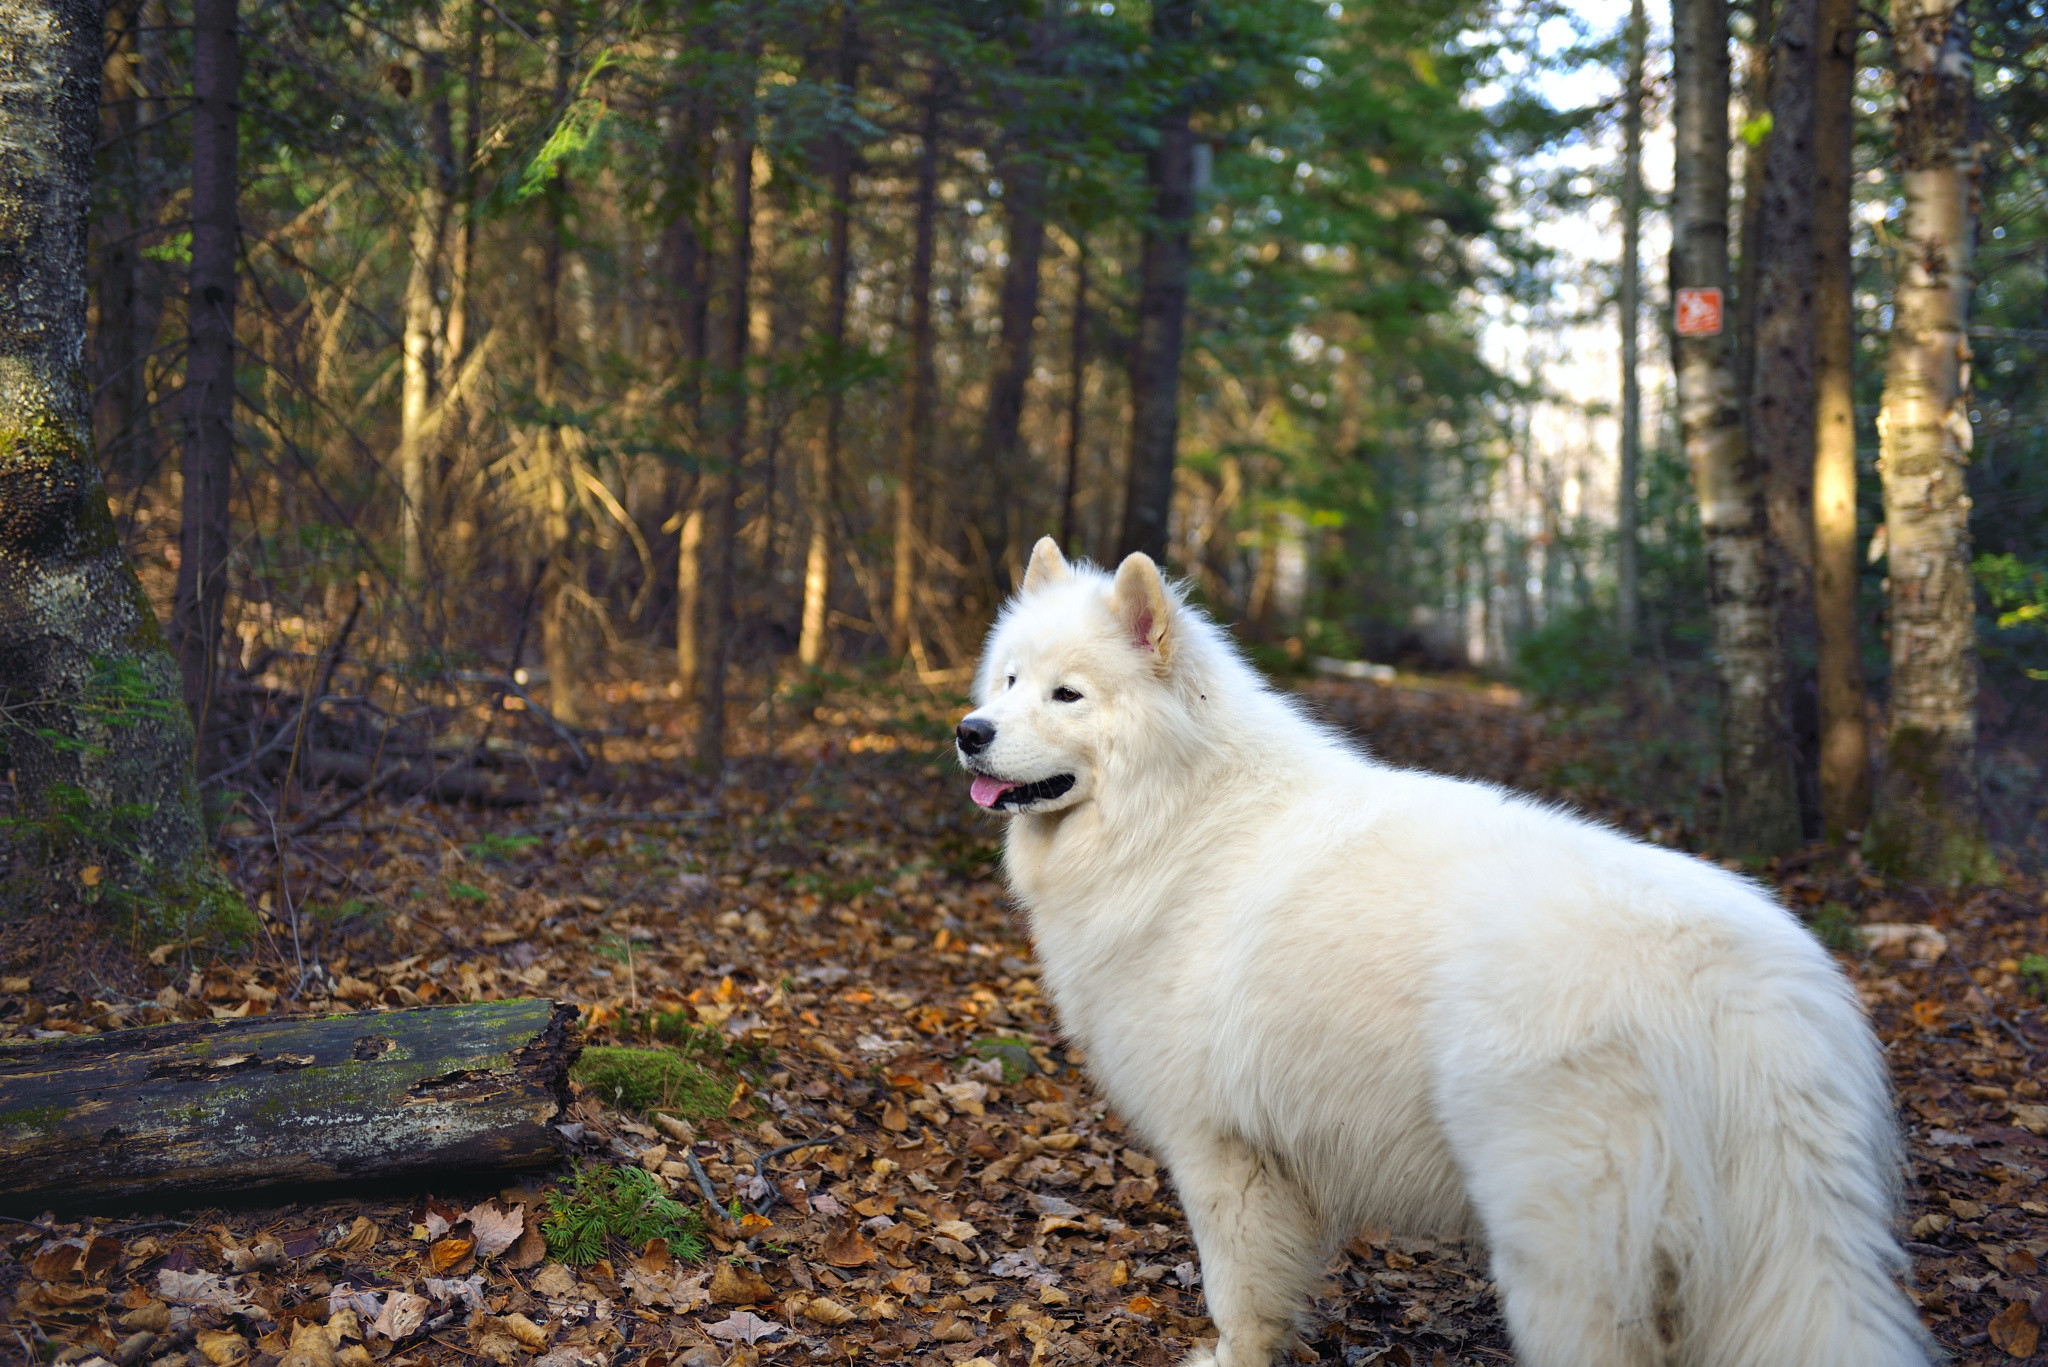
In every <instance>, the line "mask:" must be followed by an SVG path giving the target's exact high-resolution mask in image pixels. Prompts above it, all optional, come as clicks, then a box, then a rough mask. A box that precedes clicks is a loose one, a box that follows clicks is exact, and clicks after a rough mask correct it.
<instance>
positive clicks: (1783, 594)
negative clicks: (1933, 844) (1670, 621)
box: [1748, 0, 1820, 835]
mask: <svg viewBox="0 0 2048 1367" xmlns="http://www.w3.org/2000/svg"><path fill="white" fill-rule="evenodd" d="M1818 11H1819V0H1784V3H1783V4H1781V5H1780V6H1779V8H1778V31H1777V35H1776V37H1775V39H1774V43H1775V48H1774V52H1773V56H1772V76H1771V134H1770V137H1769V138H1767V139H1766V140H1765V142H1764V146H1763V152H1764V176H1763V203H1762V205H1761V206H1760V212H1759V216H1758V219H1757V234H1756V246H1757V263H1756V306H1755V307H1756V343H1755V345H1756V357H1755V367H1756V368H1755V370H1754V371H1753V372H1752V374H1751V378H1750V386H1749V405H1748V413H1749V446H1750V450H1751V452H1753V453H1754V458H1755V460H1756V464H1757V468H1758V470H1759V472H1760V473H1761V475H1762V477H1763V482H1764V510H1765V516H1766V518H1767V520H1768V523H1769V526H1770V548H1771V581H1772V585H1773V587H1774V588H1775V590H1776V596H1777V614H1778V639H1779V642H1780V649H1781V651H1782V653H1783V656H1784V662H1785V697H1784V699H1783V701H1782V703H1781V706H1782V707H1783V709H1784V715H1785V719H1786V726H1787V728H1788V730H1787V735H1788V737H1789V739H1790V740H1791V743H1792V745H1793V754H1794V764H1795V769H1794V773H1795V776H1796V781H1797V783H1798V792H1799V806H1800V816H1801V827H1802V830H1803V831H1804V832H1805V833H1808V834H1816V835H1817V834H1819V830H1820V793H1819V789H1818V787H1817V786H1816V784H1815V777H1814V776H1815V773H1816V770H1817V769H1818V757H1819V756H1818V751H1819V720H1818V713H1817V709H1816V706H1815V702H1814V683H1813V674H1812V669H1811V664H1810V662H1811V661H1812V659H1813V657H1814V621H1813V451H1814V448H1813V439H1814V382H1813V356H1814V343H1813V271H1814V244H1813V178H1814V160H1813V120H1814V108H1813V93H1814V92H1813V84H1814V74H1815V68H1816V64H1817V50H1818V46H1819V43H1818V36H1819V35H1818V31H1817V25H1818Z"/></svg>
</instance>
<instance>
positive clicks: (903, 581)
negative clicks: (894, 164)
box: [889, 76, 939, 654]
mask: <svg viewBox="0 0 2048 1367" xmlns="http://www.w3.org/2000/svg"><path fill="white" fill-rule="evenodd" d="M932 80H933V88H932V89H931V90H930V91H929V92H928V93H927V94H926V96H925V105H924V128H923V131H922V133H921V134H920V135H919V140H918V151H917V189H916V192H915V198H914V200H913V202H912V205H911V213H912V216H913V218H914V219H915V221H916V228H915V233H916V236H915V239H914V242H913V245H912V247H911V253H910V380H909V384H908V386H907V392H906V393H905V394H904V396H903V398H904V402H903V435H902V443H901V446H900V448H899V451H900V454H899V457H898V464H897V470H896V530H895V549H896V563H895V571H894V575H893V577H892V580H891V583H890V590H889V644H890V646H891V647H893V648H894V649H895V651H896V652H897V653H898V654H902V653H903V652H905V651H907V650H909V649H910V604H911V594H912V590H913V589H914V588H915V586H916V581H917V481H918V479H919V477H920V476H921V475H922V474H923V473H924V472H925V471H927V470H929V469H930V468H931V461H932V436H933V433H932V419H933V413H934V411H935V409H936V407H937V394H936V390H937V387H938V376H937V373H936V372H935V371H934V369H933V367H932V260H933V255H934V252H935V236H936V230H937V218H938V207H939V91H938V88H937V81H938V78H937V77H936V76H934V77H933V78H932Z"/></svg>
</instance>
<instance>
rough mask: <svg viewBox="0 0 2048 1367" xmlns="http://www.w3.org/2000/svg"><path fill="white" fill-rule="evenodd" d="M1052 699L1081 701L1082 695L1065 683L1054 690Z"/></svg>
mask: <svg viewBox="0 0 2048 1367" xmlns="http://www.w3.org/2000/svg"><path fill="white" fill-rule="evenodd" d="M1052 700H1053V701H1054V702H1079V701H1081V695H1080V694H1079V693H1076V692H1075V691H1074V690H1073V689H1071V688H1069V687H1067V686H1066V685H1065V684H1061V685H1060V686H1059V687H1058V688H1055V689H1054V690H1053V691H1052Z"/></svg>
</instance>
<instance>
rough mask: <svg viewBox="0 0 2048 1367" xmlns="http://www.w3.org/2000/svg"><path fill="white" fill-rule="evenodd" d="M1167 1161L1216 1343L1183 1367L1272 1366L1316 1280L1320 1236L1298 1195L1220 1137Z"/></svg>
mask: <svg viewBox="0 0 2048 1367" xmlns="http://www.w3.org/2000/svg"><path fill="white" fill-rule="evenodd" d="M1190 1149H1191V1151H1188V1152H1180V1153H1176V1154H1174V1155H1173V1158H1172V1162H1171V1167H1172V1170H1173V1182H1174V1186H1175V1187H1176V1188H1177V1189H1178V1190H1179V1192H1180V1197H1181V1204H1182V1205H1183V1207H1184V1208H1185V1209H1186V1210H1187V1215H1188V1224H1189V1225H1190V1226H1192V1227H1193V1230H1194V1235H1195V1247H1196V1249H1197V1250H1198V1251H1199V1252H1200V1254H1201V1257H1202V1291H1203V1294H1204V1295H1205V1296H1206V1297H1207V1299H1208V1302H1209V1317H1210V1318H1211V1319H1213V1320H1214V1321H1215V1322H1216V1328H1217V1331H1218V1335H1219V1337H1218V1339H1217V1343H1216V1347H1215V1349H1214V1351H1213V1354H1212V1353H1211V1352H1210V1351H1209V1350H1206V1349H1205V1350H1203V1351H1201V1352H1197V1353H1194V1354H1191V1355H1190V1356H1189V1357H1188V1359H1187V1367H1199V1364H1206V1363H1210V1362H1213V1363H1215V1364H1216V1367H1268V1365H1269V1364H1270V1363H1271V1362H1272V1361H1273V1359H1274V1356H1275V1354H1277V1353H1278V1352H1279V1351H1280V1348H1281V1347H1282V1345H1283V1344H1284V1343H1285V1342H1286V1341H1287V1338H1288V1336H1289V1335H1290V1334H1291V1333H1292V1332H1293V1329H1294V1322H1295V1315H1296V1313H1297V1312H1298V1311H1300V1309H1301V1308H1302V1304H1303V1301H1304V1300H1305V1298H1306V1297H1307V1295H1308V1289H1309V1286H1310V1284H1311V1283H1312V1281H1313V1280H1314V1278H1315V1273H1316V1269H1317V1264H1318V1261H1319V1258H1318V1252H1319V1250H1320V1247H1321V1235H1320V1231H1319V1226H1318V1221H1317V1220H1316V1217H1315V1212H1314V1210H1313V1209H1312V1208H1311V1207H1310V1205H1309V1203H1308V1201H1307V1200H1306V1199H1305V1198H1304V1197H1303V1195H1302V1193H1301V1191H1300V1189H1299V1188H1298V1187H1297V1186H1296V1185H1295V1184H1294V1183H1293V1182H1291V1181H1289V1180H1288V1179H1287V1177H1286V1176H1285V1175H1284V1174H1283V1173H1281V1172H1280V1171H1279V1170H1278V1169H1277V1168H1276V1167H1275V1166H1274V1165H1273V1163H1272V1162H1271V1161H1270V1160H1269V1159H1267V1158H1266V1157H1265V1156H1264V1155H1262V1154H1260V1153H1258V1152H1257V1151H1255V1150H1254V1149H1252V1148H1251V1147H1250V1146H1248V1145H1246V1144H1244V1143H1242V1142H1240V1141H1238V1140H1235V1139H1219V1140H1215V1141H1212V1142H1210V1143H1208V1144H1205V1145H1202V1146H1200V1147H1195V1146H1190Z"/></svg>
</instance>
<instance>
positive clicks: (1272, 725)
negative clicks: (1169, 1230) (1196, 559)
mask: <svg viewBox="0 0 2048 1367" xmlns="http://www.w3.org/2000/svg"><path fill="white" fill-rule="evenodd" d="M976 700H977V702H978V704H979V705H978V706H977V707H976V708H975V710H974V711H973V712H972V713H971V714H969V715H968V717H967V718H966V719H965V720H964V721H962V722H961V723H960V725H959V729H958V732H957V743H958V747H959V753H960V759H961V762H962V763H963V764H964V765H965V766H966V767H967V769H968V770H969V771H970V772H971V773H972V775H973V788H972V792H973V797H974V800H975V801H976V802H977V803H979V804H980V805H981V806H983V807H986V808H990V809H992V810H995V811H999V812H1005V813H1009V814H1011V821H1010V823H1009V832H1008V838H1007V844H1006V849H1005V863H1006V866H1007V870H1008V874H1009V878H1010V882H1011V885H1012V887H1013V888H1014V890H1015V892H1016V894H1017V896H1018V897H1019V898H1020V899H1021V900H1022V901H1023V903H1024V905H1025V906H1026V907H1027V908H1028V910H1029V912H1030V916H1031V926H1032V932H1033V934H1034V936H1035V937H1036V940H1037V945H1038V954H1039V958H1040V962H1041V965H1042V969H1043V972H1044V975H1045V983H1046V987H1047V989H1048V991H1049V992H1050V994H1051V996H1052V999H1053V1002H1054V1004H1055V1006H1056V1007H1057V1008H1058V1011H1059V1015H1060V1019H1061V1022H1062V1025H1063V1028H1064V1029H1065V1030H1066V1031H1067V1032H1068V1033H1069V1034H1070V1035H1071V1036H1072V1037H1073V1038H1074V1039H1076V1040H1078V1041H1079V1042H1080V1044H1081V1045H1082V1046H1083V1048H1084V1049H1085V1050H1086V1051H1087V1058H1088V1062H1089V1066H1090V1067H1091V1068H1092V1070H1093V1071H1094V1073H1095V1076H1096V1078H1097V1080H1098V1081H1099V1082H1100V1084H1101V1086H1102V1089H1103V1091H1104V1092H1105V1094H1106V1095H1107V1096H1108V1098H1109V1100H1110V1101H1111V1102H1112V1103H1113V1104H1114V1105H1115V1106H1116V1108H1117V1109H1118V1111H1119V1112H1121V1113H1122V1114H1123V1116H1124V1117H1125V1118H1126V1120H1127V1121H1128V1122H1129V1123H1130V1124H1131V1125H1132V1126H1133V1127H1134V1128H1135V1130H1136V1131H1137V1132H1138V1133H1139V1134H1141V1135H1142V1136H1143V1137H1144V1138H1145V1140H1146V1141H1147V1142H1148V1143H1149V1144H1150V1145H1151V1146H1152V1147H1153V1148H1154V1150H1155V1151H1156V1152H1157V1153H1158V1155H1159V1156H1160V1157H1161V1158H1162V1159H1163V1160H1164V1161H1165V1162H1166V1164H1167V1166H1168V1167H1169V1168H1170V1169H1171V1171H1172V1175H1173V1180H1174V1184H1175V1186H1176V1187H1177V1188H1178V1190H1179V1192H1180V1196H1181V1200H1182V1203H1183V1205H1184V1206H1185V1207H1186V1210H1187V1215H1188V1221H1189V1224H1190V1225H1191V1226H1192V1227H1193V1231H1194V1236H1195V1241H1196V1244H1197V1245H1198V1246H1199V1248H1200V1250H1201V1256H1202V1270H1203V1279H1204V1288H1205V1291H1206V1294H1207V1297H1208V1304H1209V1313H1210V1315H1211V1316H1212V1317H1213V1318H1214V1320H1215V1323H1216V1327H1217V1330H1218V1331H1219V1334H1220V1340H1219V1342H1218V1343H1217V1345H1216V1347H1215V1349H1214V1350H1213V1361H1215V1362H1217V1363H1221V1364H1223V1365H1224V1367H1265V1364H1267V1363H1270V1362H1272V1361H1273V1359H1274V1356H1275V1354H1276V1352H1278V1351H1279V1350H1280V1349H1281V1348H1282V1347H1283V1345H1284V1344H1285V1342H1286V1340H1287V1337H1288V1335H1289V1333H1290V1332H1291V1330H1292V1328H1293V1322H1294V1317H1295V1315H1296V1313H1297V1311H1298V1310H1299V1309H1300V1308H1301V1307H1302V1306H1303V1304H1304V1298H1305V1294H1306V1292H1307V1289H1308V1288H1309V1286H1310V1285H1311V1283H1312V1282H1313V1281H1314V1280H1315V1279H1316V1277H1317V1276H1318V1275H1319V1270H1320V1267H1321V1265H1322V1262H1323V1260H1324V1258H1325V1257H1326V1256H1327V1255H1328V1253H1329V1251H1330V1250H1332V1249H1333V1248H1334V1247H1335V1246H1336V1245H1338V1244H1341V1243H1342V1242H1343V1241H1344V1240H1346V1239H1347V1238H1349V1237H1350V1236H1351V1235H1352V1234H1353V1233H1355V1232H1356V1231H1357V1229H1358V1228H1359V1227H1360V1226H1361V1225H1364V1224H1366V1223H1375V1224H1381V1225H1389V1226H1392V1227H1394V1228H1395V1229H1398V1230H1403V1231H1407V1232H1412V1233H1424V1234H1437V1235H1465V1236H1476V1237H1479V1238H1483V1239H1484V1240H1485V1242H1486V1244H1487V1246H1488V1248H1489V1249H1490V1253H1491V1257H1492V1266H1493V1275H1494V1277H1495V1279H1496V1281H1497V1282H1498V1284H1499V1287H1500V1296H1501V1302H1502V1307H1503V1309H1504V1311H1505V1312H1506V1316H1507V1322H1508V1327H1509V1330H1510V1332H1511V1333H1512V1334H1513V1336H1514V1341H1515V1346H1516V1349H1517V1351H1518V1352H1519V1354H1520V1359H1521V1361H1522V1362H1523V1363H1524V1364H1525V1367H1624V1365H1626V1367H1648V1364H1672V1365H1673V1367H1676V1365H1677V1364H1689V1365H1697V1367H1709V1365H1711V1367H1736V1365H1737V1364H1743V1365H1745V1367H1824V1365H1825V1364H1836V1365H1838V1367H1897V1365H1900V1364H1920V1363H1925V1362H1926V1361H1927V1350H1926V1346H1925V1344H1926V1340H1925V1336H1924V1334H1923V1331H1922V1330H1921V1328H1920V1325H1919V1322H1918V1319H1917V1317H1916V1316H1915V1314H1914V1312H1913V1309H1912V1307H1911V1305H1910V1304H1909V1303H1908V1301H1907V1300H1906V1298H1905V1296H1904V1295H1903V1294H1902V1293H1901V1292H1900V1291H1899V1289H1898V1288H1897V1287H1896V1286H1895V1285H1894V1284H1893V1281H1892V1277H1893V1275H1894V1274H1895V1273H1897V1272H1898V1271H1900V1270H1901V1269H1902V1267H1903V1265H1904V1257H1903V1255H1902V1253H1901V1251H1900V1249H1899V1247H1898V1245H1897V1243H1896V1241H1895V1240H1894V1237H1893V1234H1892V1211H1893V1203H1894V1197H1895V1189H1896V1185H1897V1178H1898V1171H1899V1163H1900V1156H1899V1144H1898V1138H1897V1134H1896V1130H1895V1125H1894V1120H1893V1115H1892V1110H1891V1106H1890V1101H1889V1091H1888V1087H1887V1083H1886V1077H1885V1072H1884V1069H1883V1066H1882V1063H1881V1061H1880V1058H1879V1054H1878V1049H1877V1045H1876V1042H1875V1040H1874V1039H1873V1038H1872V1036H1871V1033H1870V1030H1869V1029H1868V1027H1867V1026H1866V1025H1865V1024H1864V1021H1863V1018H1862V1016H1861V1014H1860V1012H1859V1011H1858V1008H1857V1004H1856V999H1855V996H1854V994H1853V992H1852V991H1851V989H1850V987H1849V984H1848V983H1847V982H1846V981H1844V979H1843V977H1842V974H1841V973H1840V972H1839V971H1838V970H1837V969H1836V966H1835V965H1834V963H1833V962H1832V961H1830V959H1829V958H1828V956H1827V955H1826V954H1825V953H1824V952H1823V951H1822V950H1821V948H1820V946H1819V945H1818V944H1816V943H1815V942H1814V940H1813V938H1812V937H1811V936H1810V935H1808V934H1807V932H1806V931H1805V930H1804V929H1802V928H1801V927H1800V925H1799V924H1798V923H1797V922H1796V921H1795V920H1794V919H1793V918H1792V917H1791V916H1790V915H1789V914H1787V913H1786V912H1785V911H1784V910H1782V909H1781V908H1779V907H1778V906H1777V905H1776V904H1775V903H1774V902H1773V901H1772V900H1771V899H1770V898H1769V897H1767V896H1766V895H1765V894H1764V893H1762V892H1761V891H1759V890H1758V889H1757V888H1756V887H1755V886H1754V885H1752V884H1751V883H1749V882H1746V881H1744V880H1743V879H1741V878H1738V877H1735V876H1733V875H1731V874H1728V873H1725V872H1723V871H1722V870H1720V869H1719V868H1716V867H1714V866H1713V865H1710V864H1707V863H1704V862H1702V861H1700V860H1698V859H1693V858H1690V857H1688V856H1686V855H1683V854H1678V853H1674V852H1672V851H1669V850H1661V849H1656V848H1653V847H1651V846H1648V845H1643V844H1640V843H1638V842H1636V841H1634V840H1630V839H1628V838H1627V837H1625V836H1622V835H1620V834H1617V833H1616V832H1614V831H1611V830H1608V829H1606V828H1604V827H1601V826H1597V825H1594V824H1592V823H1590V822H1587V821H1583V820H1580V819H1578V818H1575V817H1572V816H1568V815H1565V814H1564V813H1562V812H1559V811H1556V810H1553V809H1551V808H1547V807H1544V806H1541V805H1539V804H1537V803H1535V802H1533V801H1530V800H1528V799H1526V798H1521V797H1517V796H1514V795H1513V794H1510V793H1507V792H1503V791H1502V790H1500V789H1498V788H1493V787H1489V786H1486V785H1484V784H1479V783H1467V782H1460V781H1456V780H1452V779H1448V778H1442V777H1438V776H1436V775H1431V774H1423V773H1415V772H1410V771H1404V770H1398V769H1391V768H1387V767H1385V766H1383V765H1380V764H1377V763H1374V762H1373V761H1371V760H1370V759H1367V758H1365V757H1364V756H1362V755H1361V754H1360V753H1359V752H1358V751H1357V750H1355V749H1354V748H1353V747H1352V746H1351V744H1350V743H1348V742H1347V741H1346V740H1344V739H1343V738H1341V737H1340V736H1338V735H1337V734H1335V733H1334V732H1332V731H1330V730H1328V729H1326V728H1324V727H1322V726H1319V725H1317V724H1316V723H1314V722H1312V721H1310V720H1308V719H1307V718H1305V717H1304V716H1303V715H1302V714H1301V713H1300V712H1299V711H1298V710H1296V708H1295V707H1294V706H1293V705H1292V704H1291V703H1289V702H1288V701H1287V700H1286V699H1284V698H1282V697H1281V696H1279V695H1278V694H1276V693H1275V692H1274V691H1273V690H1272V689H1270V688H1268V687H1267V686H1266V685H1265V684H1264V682H1263V681H1262V680H1261V679H1260V678H1259V676H1258V675H1257V674H1256V673H1254V672H1253V670H1252V669H1251V668H1250V667H1249V666H1247V665H1246V664H1245V663H1244V662H1243V660H1241V659H1240V658H1239V657H1238V655H1237V653H1236V651H1235V650H1234V649H1233V648H1232V647H1231V645H1230V644H1229V642H1228V640H1227V638H1226V637H1225V635H1224V633H1223V632H1222V631H1221V630H1219V629H1218V628H1217V627H1216V626H1215V625H1214V624H1213V623H1211V622H1210V621H1209V620H1208V619H1207V618H1205V617H1204V616H1202V615H1201V614H1200V613H1199V612H1198V611H1196V610H1195V609H1193V608H1191V607H1189V606H1187V605H1186V604H1185V602H1184V601H1183V600H1182V598H1181V596H1180V595H1179V593H1178V592H1177V591H1176V590H1175V589H1174V588H1172V587H1170V586H1168V585H1167V584H1166V583H1165V582H1164V581H1162V579H1161V578H1160V575H1159V572H1158V570H1157V569H1156V568H1155V567H1154V565H1153V563H1152V561H1151V560H1149V559H1147V558H1146V557H1145V556H1143V555H1133V556H1131V557H1130V558H1129V559H1128V560H1126V561H1125V562H1124V563H1123V566H1122V568H1120V569H1119V570H1118V571H1117V573H1116V576H1115V578H1114V580H1112V579H1111V577H1110V576H1109V575H1108V574H1106V573H1104V572H1102V571H1100V570H1097V569H1094V568H1092V567H1088V566H1079V567H1070V566H1069V565H1068V564H1067V562H1066V561H1065V560H1063V559H1062V558H1061V556H1060V553H1059V550H1058V548H1057V547H1055V546H1054V545H1053V543H1052V541H1051V540H1050V539H1049V538H1048V539H1047V540H1044V541H1041V542H1039V544H1038V547H1037V549H1036V551H1035V552H1034V553H1033V555H1032V557H1031V567H1030V571H1029V573H1028V574H1027V575H1026V576H1025V580H1024V587H1023V590H1022V592H1021V593H1020V594H1019V595H1018V596H1017V598H1016V599H1015V600H1013V601H1012V602H1011V603H1010V604H1009V605H1008V607H1006V608H1005V609H1004V611H1003V614H1002V617H1001V619H1000V620H999V621H998V622H997V624H996V626H995V628H994V630H993V632H992V633H991V634H990V636H989V640H988V647H987V652H986V655H985V657H984V658H983V660H982V664H981V670H980V675H979V678H978V680H977V682H976ZM1195 1360H1200V1361H1203V1362H1207V1361H1211V1360H1212V1356H1211V1353H1210V1352H1208V1351H1204V1352H1202V1353H1197V1354H1196V1355H1195V1358H1194V1359H1191V1361H1195Z"/></svg>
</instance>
